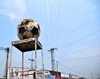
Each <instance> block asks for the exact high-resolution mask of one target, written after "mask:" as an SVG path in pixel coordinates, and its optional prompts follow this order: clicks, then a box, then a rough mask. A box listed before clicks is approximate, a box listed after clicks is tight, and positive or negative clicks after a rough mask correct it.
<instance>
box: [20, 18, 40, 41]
mask: <svg viewBox="0 0 100 79" xmlns="http://www.w3.org/2000/svg"><path fill="white" fill-rule="evenodd" d="M39 35H40V27H39V24H38V23H37V22H36V21H34V20H32V19H24V20H23V21H21V22H20V24H19V25H18V37H19V39H20V40H23V39H28V38H38V37H39Z"/></svg>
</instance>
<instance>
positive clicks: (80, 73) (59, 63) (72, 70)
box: [59, 62, 85, 74]
mask: <svg viewBox="0 0 100 79" xmlns="http://www.w3.org/2000/svg"><path fill="white" fill-rule="evenodd" d="M59 65H62V66H63V67H64V68H65V69H67V68H68V69H70V70H72V71H74V72H77V73H79V74H85V73H82V72H79V71H76V70H75V69H72V68H70V67H68V66H66V65H63V64H62V63H61V62H59Z"/></svg>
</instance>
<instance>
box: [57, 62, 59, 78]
mask: <svg viewBox="0 0 100 79" xmlns="http://www.w3.org/2000/svg"><path fill="white" fill-rule="evenodd" d="M57 79H59V76H58V61H57Z"/></svg>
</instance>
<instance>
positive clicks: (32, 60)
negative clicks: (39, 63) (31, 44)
mask: <svg viewBox="0 0 100 79" xmlns="http://www.w3.org/2000/svg"><path fill="white" fill-rule="evenodd" d="M28 60H29V61H31V68H32V69H33V62H34V61H35V60H34V59H33V52H32V58H31V59H28Z"/></svg>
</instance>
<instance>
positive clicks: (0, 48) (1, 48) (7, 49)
mask: <svg viewBox="0 0 100 79" xmlns="http://www.w3.org/2000/svg"><path fill="white" fill-rule="evenodd" d="M0 50H6V52H7V57H6V68H5V69H6V70H5V72H6V73H5V74H6V75H5V76H6V79H7V77H8V58H9V48H3V47H0Z"/></svg>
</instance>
